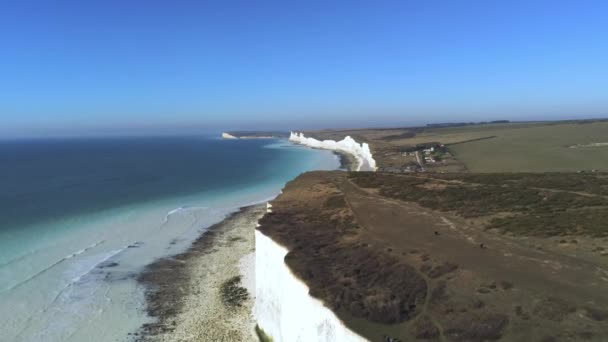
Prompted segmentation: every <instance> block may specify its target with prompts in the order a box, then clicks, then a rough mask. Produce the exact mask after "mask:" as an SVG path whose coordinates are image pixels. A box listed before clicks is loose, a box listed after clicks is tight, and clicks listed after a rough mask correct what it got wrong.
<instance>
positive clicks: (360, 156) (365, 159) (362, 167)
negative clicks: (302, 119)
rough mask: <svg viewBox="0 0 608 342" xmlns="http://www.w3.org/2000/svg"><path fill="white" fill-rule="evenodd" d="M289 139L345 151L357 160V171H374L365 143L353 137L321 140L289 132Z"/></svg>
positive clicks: (312, 145) (316, 146)
mask: <svg viewBox="0 0 608 342" xmlns="http://www.w3.org/2000/svg"><path fill="white" fill-rule="evenodd" d="M289 141H292V142H295V143H298V144H302V145H305V146H309V147H313V148H321V149H325V150H334V151H340V152H346V153H349V154H351V155H353V156H354V157H355V159H356V160H357V162H358V166H357V171H376V168H377V167H376V161H375V160H374V157H373V156H372V153H371V151H370V149H369V145H368V144H367V143H361V144H359V143H358V142H356V141H355V139H353V138H351V137H350V136H347V137H346V138H344V139H342V140H340V141H334V140H323V141H319V140H317V139H314V138H307V137H305V136H304V133H294V132H291V134H290V136H289Z"/></svg>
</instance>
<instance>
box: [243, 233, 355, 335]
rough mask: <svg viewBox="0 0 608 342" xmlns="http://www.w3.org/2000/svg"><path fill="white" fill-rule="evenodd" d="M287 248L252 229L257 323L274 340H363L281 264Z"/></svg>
mask: <svg viewBox="0 0 608 342" xmlns="http://www.w3.org/2000/svg"><path fill="white" fill-rule="evenodd" d="M287 252H288V251H287V249H286V248H285V247H283V246H281V245H279V244H277V243H276V242H274V241H273V240H272V239H271V238H269V237H268V236H266V235H264V234H263V233H261V232H260V231H258V230H257V229H256V231H255V273H256V275H255V277H256V278H255V281H256V284H255V304H254V307H253V315H254V317H255V319H256V321H257V323H258V326H259V327H260V328H262V329H263V330H264V332H266V334H267V335H268V336H269V337H272V339H273V341H274V342H337V341H340V342H363V341H366V340H365V339H364V338H363V337H361V336H359V335H357V334H355V333H354V332H352V331H351V330H349V329H348V328H347V327H346V326H345V325H344V323H342V321H340V320H339V319H338V317H336V315H335V314H334V313H333V312H332V311H331V310H329V309H328V308H327V307H325V306H324V305H323V303H322V302H321V301H320V300H318V299H315V298H313V297H311V296H310V295H309V294H308V287H307V286H306V284H304V283H303V282H302V281H301V280H299V279H298V278H297V277H296V276H295V275H293V273H291V271H290V270H289V268H288V267H287V265H286V264H285V261H284V259H285V255H286V254H287Z"/></svg>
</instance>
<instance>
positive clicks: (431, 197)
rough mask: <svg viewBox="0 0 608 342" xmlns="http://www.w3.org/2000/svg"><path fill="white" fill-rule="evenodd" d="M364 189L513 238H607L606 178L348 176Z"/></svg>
mask: <svg viewBox="0 0 608 342" xmlns="http://www.w3.org/2000/svg"><path fill="white" fill-rule="evenodd" d="M349 176H350V179H351V180H352V181H353V182H355V183H356V184H357V185H359V186H360V187H363V188H372V189H378V193H379V194H380V195H382V196H385V197H390V198H395V199H399V200H402V201H406V202H415V203H418V204H419V205H421V206H423V207H426V208H429V209H433V210H438V211H448V212H453V213H456V214H458V215H459V216H462V217H465V218H478V217H489V219H490V220H489V223H488V224H487V226H486V228H488V229H498V230H499V231H502V232H505V233H512V234H520V235H530V236H554V235H567V234H580V235H589V236H608V227H607V226H606V225H605V224H604V222H607V221H608V176H606V175H605V174H601V173H596V174H589V175H581V174H571V173H561V174H558V173H556V174H543V175H536V174H525V173H524V174H424V175H415V176H410V175H393V174H379V173H351V174H350V175H349Z"/></svg>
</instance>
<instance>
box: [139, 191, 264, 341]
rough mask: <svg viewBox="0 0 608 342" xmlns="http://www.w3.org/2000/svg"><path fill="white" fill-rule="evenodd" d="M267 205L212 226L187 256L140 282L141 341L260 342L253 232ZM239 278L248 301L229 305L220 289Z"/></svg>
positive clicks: (160, 265)
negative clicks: (145, 318)
mask: <svg viewBox="0 0 608 342" xmlns="http://www.w3.org/2000/svg"><path fill="white" fill-rule="evenodd" d="M265 212H266V204H265V203H264V204H258V205H254V206H249V207H244V208H241V210H240V211H238V212H236V213H234V214H232V215H230V216H229V217H228V218H226V219H225V220H224V221H222V222H220V223H218V224H215V225H213V226H211V227H210V228H209V229H208V230H207V231H206V232H205V233H204V234H203V235H201V237H199V238H198V239H197V240H196V241H195V242H194V243H193V244H192V246H191V247H190V248H189V249H188V250H187V251H185V252H184V253H181V254H178V255H176V256H173V257H170V258H164V259H160V260H158V261H156V262H154V263H153V264H150V265H149V266H148V267H146V269H145V270H144V272H143V273H142V274H141V275H140V276H139V278H138V281H139V283H140V284H141V285H142V286H144V287H145V292H146V301H147V311H148V314H149V315H150V316H151V317H153V318H155V319H156V321H155V322H153V323H150V324H146V325H144V326H142V328H141V329H140V331H139V332H137V333H136V334H137V335H136V340H138V341H256V337H255V331H254V327H255V321H254V319H253V316H252V314H251V309H252V306H253V299H254V298H253V292H252V290H251V286H252V284H254V283H255V281H254V279H253V276H254V269H253V267H254V258H253V257H252V255H253V252H254V246H255V242H254V230H255V226H256V224H257V221H258V220H259V219H260V218H261V217H262V216H263V215H264V213H265ZM236 276H241V285H240V286H242V287H245V288H248V292H249V298H247V299H246V300H244V301H243V302H241V303H240V306H238V305H237V306H234V305H233V306H231V305H229V304H227V303H226V302H225V301H224V300H223V297H222V293H221V288H222V284H224V283H225V282H226V281H228V280H229V279H231V278H234V277H236Z"/></svg>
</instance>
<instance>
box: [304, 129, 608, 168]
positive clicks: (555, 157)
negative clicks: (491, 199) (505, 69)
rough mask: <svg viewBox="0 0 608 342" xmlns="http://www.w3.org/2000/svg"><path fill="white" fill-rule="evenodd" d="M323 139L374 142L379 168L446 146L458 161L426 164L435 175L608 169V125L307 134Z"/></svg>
mask: <svg viewBox="0 0 608 342" xmlns="http://www.w3.org/2000/svg"><path fill="white" fill-rule="evenodd" d="M307 134H309V135H310V136H313V137H315V138H317V139H334V140H340V139H342V138H344V137H345V136H347V135H350V136H352V137H353V138H355V139H356V140H357V141H362V142H367V143H369V144H370V146H371V149H372V152H373V154H374V158H375V159H376V161H377V163H378V165H379V166H380V167H384V168H403V167H405V166H406V165H408V163H409V162H411V160H409V159H407V157H404V156H403V152H404V151H406V150H407V149H408V148H409V149H411V148H412V147H414V146H421V145H425V144H445V145H447V146H448V148H449V150H450V152H451V153H453V155H454V157H455V159H449V158H446V159H444V160H443V161H442V162H441V163H436V164H433V165H425V168H426V170H427V171H429V172H465V171H469V172H549V171H551V172H572V171H581V170H585V171H590V170H601V171H608V121H605V120H600V121H593V120H585V121H561V122H528V123H507V124H481V125H467V126H461V127H448V128H432V127H412V128H400V129H397V128H395V129H361V130H332V131H313V132H307Z"/></svg>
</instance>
